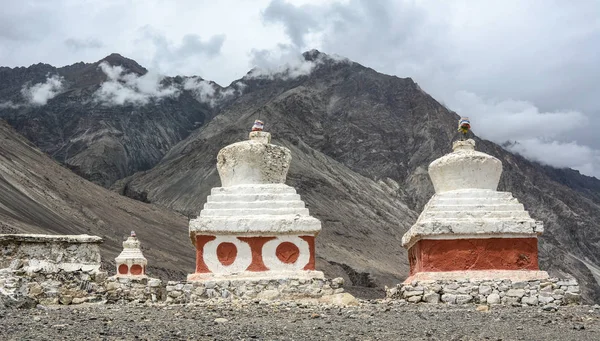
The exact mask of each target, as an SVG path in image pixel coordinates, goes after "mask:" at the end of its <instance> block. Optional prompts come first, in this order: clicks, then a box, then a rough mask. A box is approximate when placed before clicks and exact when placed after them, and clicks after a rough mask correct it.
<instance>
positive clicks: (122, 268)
mask: <svg viewBox="0 0 600 341" xmlns="http://www.w3.org/2000/svg"><path fill="white" fill-rule="evenodd" d="M115 263H116V265H117V277H128V278H145V277H146V265H147V264H148V260H146V257H144V255H143V254H142V250H141V249H140V241H139V240H138V239H137V237H136V235H135V232H134V231H131V235H130V236H129V238H127V240H126V241H124V242H123V251H122V252H121V253H120V254H119V256H117V258H115Z"/></svg>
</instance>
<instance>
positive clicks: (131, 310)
mask: <svg viewBox="0 0 600 341" xmlns="http://www.w3.org/2000/svg"><path fill="white" fill-rule="evenodd" d="M481 307H487V306H480V308H479V309H481ZM479 309H478V308H477V307H476V306H474V305H464V306H446V305H426V304H420V305H414V304H406V303H399V302H397V301H395V302H391V303H386V302H382V301H380V300H378V301H361V304H360V305H359V306H353V307H344V308H339V307H335V306H331V305H314V304H309V303H298V302H270V303H269V302H266V301H258V300H257V301H246V302H239V301H238V302H235V301H234V302H227V301H225V302H223V301H220V302H217V301H206V302H202V303H200V304H195V305H169V306H160V305H154V306H142V305H137V306H136V305H103V304H95V305H92V304H90V305H80V306H52V307H43V306H38V307H37V308H34V309H24V310H17V309H15V310H4V311H0V327H1V328H0V330H1V332H2V334H3V337H2V339H3V340H57V339H65V340H66V339H70V340H75V339H77V340H123V339H125V340H133V339H142V340H255V339H256V340H598V339H599V337H600V306H597V305H596V306H593V307H591V306H569V307H561V308H559V309H558V310H557V311H544V310H542V309H539V308H531V307H528V308H526V307H500V306H493V307H491V308H490V309H489V310H488V311H480V310H479Z"/></svg>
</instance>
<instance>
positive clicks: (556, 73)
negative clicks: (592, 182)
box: [262, 0, 600, 174]
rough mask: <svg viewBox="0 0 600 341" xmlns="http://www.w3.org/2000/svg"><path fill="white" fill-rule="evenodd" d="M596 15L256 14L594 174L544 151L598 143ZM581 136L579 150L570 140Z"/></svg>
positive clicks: (482, 6)
mask: <svg viewBox="0 0 600 341" xmlns="http://www.w3.org/2000/svg"><path fill="white" fill-rule="evenodd" d="M596 9H597V2H596V1H592V0H582V1H580V2H577V4H575V3H569V2H554V3H553V5H552V6H547V4H546V3H545V2H543V1H529V2H521V1H512V0H508V1H502V2H500V1H499V2H494V1H481V2H464V1H452V2H444V3H439V2H436V1H429V0H424V1H412V0H397V1H391V0H382V1H367V0H348V1H345V2H334V3H331V2H324V3H319V4H315V5H294V4H292V3H291V1H284V0H272V1H271V2H270V4H269V5H268V6H267V7H266V9H265V10H264V11H263V16H262V18H263V21H264V22H265V23H266V24H267V25H270V26H273V25H280V26H282V27H283V30H284V32H285V33H286V34H287V36H288V38H289V41H290V44H291V45H292V46H293V47H294V48H297V49H310V48H315V47H316V48H319V49H320V50H323V51H325V52H335V53H338V54H341V55H343V56H346V57H349V58H350V59H352V60H355V61H357V62H360V63H363V64H366V65H368V66H369V67H372V68H374V69H376V70H377V71H380V72H384V73H388V74H394V75H398V76H400V77H412V78H413V79H414V80H415V81H416V82H418V83H419V85H420V86H421V87H422V88H423V89H424V90H425V91H426V92H428V93H430V94H431V95H432V96H433V97H435V98H436V99H438V100H440V101H441V102H444V103H446V104H448V106H449V107H450V109H452V110H455V111H457V112H458V113H459V114H460V115H465V116H469V117H471V119H472V122H473V127H474V131H475V132H476V133H478V134H479V135H480V136H482V137H484V138H488V139H491V140H493V141H495V142H498V143H503V142H505V141H507V140H511V141H518V142H520V143H521V144H520V148H526V149H520V150H519V152H520V153H522V154H523V155H526V156H527V157H529V158H532V159H535V160H543V162H544V163H547V164H550V165H555V166H558V167H564V166H568V167H573V168H576V169H580V170H581V171H582V172H586V174H598V173H600V168H595V167H598V164H597V163H594V162H591V163H586V162H585V160H584V158H585V157H586V156H585V153H582V152H579V153H574V154H573V155H574V156H580V158H576V159H575V158H573V159H569V158H564V157H561V156H560V154H559V153H558V152H557V153H556V154H554V153H552V152H549V148H552V147H555V148H557V150H559V149H560V150H561V151H565V153H566V150H568V149H574V148H575V147H581V150H583V149H585V148H588V149H589V153H596V152H597V151H598V150H600V139H597V138H592V136H597V133H596V132H597V128H598V126H600V123H599V121H600V102H599V101H598V99H597V94H598V93H599V92H600V83H598V82H597V79H599V78H600V68H599V67H598V66H597V60H596V59H597V58H594V57H593V56H595V55H597V54H599V53H600V26H598V25H597V24H595V23H597V22H598V20H597V19H598V14H597V13H598V12H597V11H596ZM591 13H594V14H591ZM582 51H585V53H584V52H582ZM263 54H267V53H264V52H263ZM593 115H596V116H598V117H596V116H593ZM583 137H586V140H587V143H589V145H588V146H586V145H582V144H581V143H580V142H578V140H580V139H582V138H583ZM532 141H536V143H534V142H532ZM513 150H516V149H513ZM553 160H554V161H553Z"/></svg>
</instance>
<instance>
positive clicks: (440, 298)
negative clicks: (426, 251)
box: [386, 278, 581, 309]
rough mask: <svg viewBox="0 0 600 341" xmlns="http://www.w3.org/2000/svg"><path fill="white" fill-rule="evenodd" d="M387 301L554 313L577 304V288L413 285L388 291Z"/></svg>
mask: <svg viewBox="0 0 600 341" xmlns="http://www.w3.org/2000/svg"><path fill="white" fill-rule="evenodd" d="M386 296H387V297H388V298H390V299H397V300H402V301H406V302H410V303H445V304H468V303H473V304H489V305H494V304H503V305H517V306H543V307H545V308H546V309H555V308H556V307H558V306H561V305H567V304H579V303H580V301H581V296H580V291H579V285H578V283H577V281H576V280H575V279H566V280H561V279H558V278H549V279H547V280H535V281H522V282H516V281H511V280H493V281H486V280H466V279H465V280H448V281H413V282H411V283H410V284H398V285H397V286H396V287H392V288H387V287H386Z"/></svg>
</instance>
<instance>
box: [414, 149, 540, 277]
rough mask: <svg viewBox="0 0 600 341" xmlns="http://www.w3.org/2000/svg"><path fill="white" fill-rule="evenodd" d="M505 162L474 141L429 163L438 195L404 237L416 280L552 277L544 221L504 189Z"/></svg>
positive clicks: (432, 199) (430, 201) (426, 206)
mask: <svg viewBox="0 0 600 341" xmlns="http://www.w3.org/2000/svg"><path fill="white" fill-rule="evenodd" d="M501 173H502V163H501V162H500V160H498V159H497V158H495V157H493V156H490V155H488V154H485V153H482V152H478V151H476V150H475V141H474V140H472V139H468V140H461V141H456V142H454V144H453V152H452V153H450V154H447V155H444V156H443V157H441V158H439V159H437V160H435V161H433V162H432V163H431V164H430V165H429V176H430V178H431V181H432V182H433V185H434V187H435V195H434V196H433V197H432V198H431V200H429V202H428V203H427V205H425V208H424V209H423V212H422V213H421V215H420V216H419V218H418V220H417V222H416V223H415V224H414V225H413V226H412V227H411V228H410V230H409V231H408V232H406V234H405V235H404V236H403V238H402V245H403V246H404V247H405V248H407V249H408V257H409V263H410V276H409V278H408V279H407V280H406V282H405V283H407V282H410V281H413V280H446V279H448V280H450V279H461V278H462V279H464V278H467V279H511V280H534V279H544V278H548V274H547V273H546V272H545V271H540V270H539V265H538V240H537V238H538V235H540V234H541V233H542V232H543V225H542V223H541V222H539V221H536V220H534V219H532V218H531V217H530V216H529V213H528V212H527V211H525V209H524V207H523V205H522V204H520V203H519V202H518V201H517V199H515V198H514V197H513V196H512V194H511V193H509V192H498V191H497V190H496V189H497V187H498V182H499V180H500V175H501Z"/></svg>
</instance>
